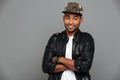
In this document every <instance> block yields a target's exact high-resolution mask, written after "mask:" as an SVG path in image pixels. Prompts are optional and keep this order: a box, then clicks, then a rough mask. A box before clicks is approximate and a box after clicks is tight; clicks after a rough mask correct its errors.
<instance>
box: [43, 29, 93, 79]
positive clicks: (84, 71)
mask: <svg viewBox="0 0 120 80" xmlns="http://www.w3.org/2000/svg"><path fill="white" fill-rule="evenodd" d="M67 41H68V37H67V36H66V34H65V31H63V32H61V33H58V34H54V35H53V36H51V38H50V39H49V41H48V44H47V46H46V49H45V53H44V56H43V62H42V70H43V72H44V73H48V75H49V78H48V80H60V79H61V76H62V73H63V72H59V73H54V69H55V67H56V65H57V64H56V63H53V62H52V58H53V57H54V56H65V49H66V43H67ZM93 56H94V40H93V38H92V36H91V35H90V34H88V33H85V32H81V31H80V30H78V31H77V32H76V33H75V35H74V38H73V47H72V58H73V59H74V60H75V61H74V64H75V65H74V66H75V68H76V69H77V72H76V71H75V72H74V73H75V76H76V80H90V74H89V70H90V68H91V65H92V61H93ZM79 57H80V58H79Z"/></svg>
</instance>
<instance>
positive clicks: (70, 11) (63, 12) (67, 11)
mask: <svg viewBox="0 0 120 80" xmlns="http://www.w3.org/2000/svg"><path fill="white" fill-rule="evenodd" d="M62 13H64V14H66V13H72V14H77V15H80V16H82V14H81V13H77V12H72V11H62Z"/></svg>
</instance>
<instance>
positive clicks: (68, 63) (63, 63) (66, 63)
mask: <svg viewBox="0 0 120 80" xmlns="http://www.w3.org/2000/svg"><path fill="white" fill-rule="evenodd" d="M55 60H56V57H53V58H52V62H55ZM68 69H69V70H72V71H77V70H76V69H75V67H74V60H72V59H68V58H65V57H59V58H58V61H57V65H56V67H55V70H54V72H55V73H57V72H61V71H65V70H68Z"/></svg>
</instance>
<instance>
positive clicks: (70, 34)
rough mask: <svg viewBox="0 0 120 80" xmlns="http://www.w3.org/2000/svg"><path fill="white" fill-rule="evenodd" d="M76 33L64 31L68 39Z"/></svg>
mask: <svg viewBox="0 0 120 80" xmlns="http://www.w3.org/2000/svg"><path fill="white" fill-rule="evenodd" d="M77 31H78V30H76V31H74V32H68V31H66V34H67V36H68V37H70V36H74V34H75V33H76V32H77Z"/></svg>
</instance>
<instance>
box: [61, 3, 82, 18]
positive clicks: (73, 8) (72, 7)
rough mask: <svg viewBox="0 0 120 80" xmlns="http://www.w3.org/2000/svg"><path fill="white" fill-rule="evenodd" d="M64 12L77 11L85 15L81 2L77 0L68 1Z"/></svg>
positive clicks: (76, 12)
mask: <svg viewBox="0 0 120 80" xmlns="http://www.w3.org/2000/svg"><path fill="white" fill-rule="evenodd" d="M62 12H63V13H75V14H79V15H80V16H82V15H83V7H82V5H81V4H79V3H76V2H68V3H67V4H66V6H65V8H64V11H62Z"/></svg>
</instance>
